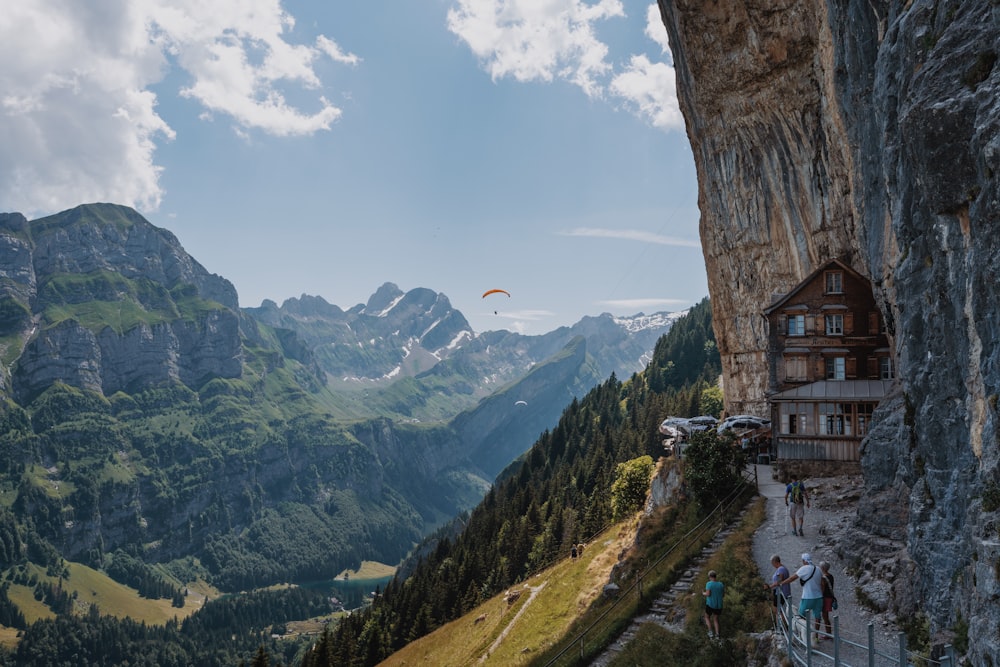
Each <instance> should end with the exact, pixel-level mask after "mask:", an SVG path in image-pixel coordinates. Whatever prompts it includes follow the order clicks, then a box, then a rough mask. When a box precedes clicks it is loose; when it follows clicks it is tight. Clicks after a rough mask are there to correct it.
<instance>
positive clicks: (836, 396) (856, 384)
mask: <svg viewBox="0 0 1000 667" xmlns="http://www.w3.org/2000/svg"><path fill="white" fill-rule="evenodd" d="M891 385H892V383H891V382H890V381H888V380H820V381H819V382H812V383H810V384H804V385H802V386H801V387H795V388H794V389H786V390H785V391H783V392H780V393H778V394H774V395H773V396H771V400H772V401H819V400H828V401H837V400H855V401H856V400H873V401H880V400H882V399H883V398H885V396H886V394H888V393H889V387H890V386H891Z"/></svg>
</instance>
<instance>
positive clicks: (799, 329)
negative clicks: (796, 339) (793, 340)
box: [788, 315, 806, 336]
mask: <svg viewBox="0 0 1000 667" xmlns="http://www.w3.org/2000/svg"><path fill="white" fill-rule="evenodd" d="M788 335H789V336H805V335H806V316H805V315H789V316H788Z"/></svg>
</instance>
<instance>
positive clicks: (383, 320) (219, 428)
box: [0, 204, 677, 590]
mask: <svg viewBox="0 0 1000 667" xmlns="http://www.w3.org/2000/svg"><path fill="white" fill-rule="evenodd" d="M676 318H677V315H676V314H666V313H662V314H655V315H651V316H645V315H641V316H636V317H634V318H628V319H620V318H614V317H612V316H610V315H607V314H604V315H600V316H597V317H588V318H584V319H583V320H581V321H580V322H578V323H577V324H576V325H574V326H572V327H563V328H560V329H557V330H555V331H553V332H550V333H548V334H545V335H543V336H522V335H519V334H515V333H511V332H507V331H490V332H485V333H478V334H477V333H476V332H474V331H472V329H471V328H470V327H469V324H468V322H467V321H466V319H465V317H464V316H463V315H462V314H461V313H460V312H459V311H457V310H455V309H454V308H452V307H451V304H450V303H449V301H448V299H447V297H446V296H445V295H443V294H440V293H435V292H433V291H432V290H429V289H423V288H419V289H414V290H411V291H409V292H405V293H404V292H402V291H401V290H400V289H399V288H398V287H396V286H395V285H393V284H391V283H386V284H385V285H382V286H381V287H380V288H378V289H377V290H376V291H375V293H374V294H373V295H372V296H371V297H370V298H369V300H368V302H367V303H366V304H358V305H356V306H354V307H351V308H349V309H347V310H343V309H341V308H339V307H338V306H335V305H332V304H329V303H328V302H326V301H325V300H324V299H322V298H321V297H319V296H306V295H303V296H302V297H300V298H297V299H289V300H287V301H285V302H284V303H283V304H282V305H281V306H278V305H277V304H276V303H274V302H270V301H265V302H264V303H263V304H262V305H261V306H260V307H259V308H241V307H240V306H239V302H238V297H237V293H236V290H235V288H234V287H233V285H232V284H231V283H230V282H229V281H227V280H226V279H225V278H222V277H220V276H217V275H214V274H211V273H210V272H209V271H207V270H206V269H205V268H204V267H202V266H201V265H200V264H199V263H198V262H197V261H196V260H194V259H193V258H192V257H190V255H188V253H186V252H185V251H184V249H183V248H182V246H181V244H180V242H179V241H178V240H177V238H176V237H175V236H174V235H173V234H171V233H170V232H168V231H166V230H163V229H160V228H157V227H155V226H153V225H152V224H150V223H149V222H148V221H146V220H145V219H144V218H142V216H141V215H139V214H138V213H137V212H136V211H134V210H132V209H130V208H127V207H122V206H117V205H113V204H89V205H83V206H79V207H76V208H74V209H71V210H69V211H64V212H62V213H59V214H56V215H53V216H49V217H46V218H41V219H38V220H33V221H29V220H27V219H26V218H25V217H24V216H23V215H20V214H16V213H8V214H0V396H2V398H3V406H2V414H0V421H2V427H3V428H2V432H0V490H2V491H3V494H4V495H3V497H4V498H5V499H6V501H5V503H4V504H5V505H6V506H8V507H10V509H11V511H12V513H13V517H14V526H15V527H14V528H13V529H12V530H14V531H15V532H16V533H17V535H18V539H20V540H21V541H22V542H23V543H25V544H41V545H45V547H46V548H44V549H42V550H41V552H42V553H43V554H47V556H46V558H48V559H49V560H54V559H55V560H57V559H58V558H65V559H69V560H74V561H80V562H83V563H86V564H88V565H91V566H92V567H95V568H98V569H100V568H102V567H105V566H106V565H107V562H108V559H109V557H110V555H111V554H114V553H116V552H118V551H120V550H124V551H126V552H127V553H129V554H131V556H132V557H135V558H138V559H139V560H140V561H142V562H144V563H146V564H154V563H155V564H159V565H160V566H161V567H162V568H163V571H164V572H167V573H168V575H167V576H168V577H171V576H172V577H173V578H174V579H175V580H176V581H179V582H185V581H189V580H192V579H193V578H202V579H204V580H206V581H209V582H211V583H212V584H213V585H215V586H216V587H217V588H218V589H220V590H237V589H245V588H253V587H256V586H262V585H267V584H271V583H276V582H280V581H302V580H309V579H323V578H329V577H331V576H332V574H334V573H336V572H339V571H340V570H341V569H343V568H344V567H347V566H350V565H354V564H357V563H358V562H359V561H360V560H362V559H372V560H381V561H383V562H389V563H395V562H398V561H399V560H400V558H402V556H404V555H405V554H406V553H407V551H409V549H410V548H411V547H412V546H413V544H414V543H416V542H417V541H418V540H419V539H420V538H421V537H422V536H423V535H425V534H426V533H427V532H428V531H429V530H431V529H432V528H434V527H435V526H437V525H440V524H441V523H443V522H444V521H447V520H448V519H450V518H452V517H454V516H455V515H456V514H458V513H459V512H461V511H462V510H464V509H468V508H470V507H472V506H473V505H475V504H476V503H477V502H478V501H479V499H480V498H481V497H482V495H483V494H484V493H485V491H486V490H487V489H488V488H489V486H490V485H491V483H492V481H493V479H494V477H495V476H496V475H497V474H498V473H499V472H500V471H501V470H502V469H503V468H504V467H505V466H507V465H508V464H509V463H510V462H511V461H513V460H514V459H515V458H516V457H518V456H519V455H520V454H521V453H523V452H524V451H525V450H527V449H528V447H529V446H530V445H531V444H532V443H533V442H534V441H535V440H536V439H537V437H538V436H539V434H541V433H542V432H543V431H545V430H546V429H548V428H551V427H552V425H553V424H555V422H556V420H557V419H558V417H559V415H560V414H561V412H562V411H563V410H564V409H565V407H566V406H567V405H568V404H569V403H570V402H571V401H572V400H573V398H574V397H576V396H580V395H582V394H584V393H585V392H586V391H588V390H589V389H590V388H591V387H593V386H595V385H597V384H598V383H600V382H602V381H604V380H606V379H607V378H608V377H609V376H611V375H618V376H628V375H631V374H632V373H635V372H637V371H639V370H641V369H642V368H643V367H644V365H645V360H646V359H647V358H648V355H649V354H650V353H651V352H652V349H653V346H654V345H655V342H656V340H657V339H658V338H659V337H660V336H662V334H663V333H664V332H666V331H667V330H669V328H670V326H671V325H672V323H673V321H674V320H675V319H676ZM10 558H11V562H14V560H16V559H14V557H13V556H11V557H10ZM9 564H11V563H0V567H6V566H8V565H9Z"/></svg>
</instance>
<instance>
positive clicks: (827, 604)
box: [819, 560, 837, 639]
mask: <svg viewBox="0 0 1000 667" xmlns="http://www.w3.org/2000/svg"><path fill="white" fill-rule="evenodd" d="M819 571H820V575H821V576H822V577H823V578H822V579H820V586H822V588H823V628H824V629H825V630H826V634H827V636H831V637H832V635H833V624H832V623H830V612H831V611H833V603H834V601H836V599H837V598H836V596H835V595H834V594H833V575H832V574H830V564H829V563H828V562H826V561H825V560H824V561H820V564H819ZM820 639H826V637H824V636H822V635H821V636H820Z"/></svg>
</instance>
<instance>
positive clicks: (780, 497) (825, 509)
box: [753, 465, 899, 665]
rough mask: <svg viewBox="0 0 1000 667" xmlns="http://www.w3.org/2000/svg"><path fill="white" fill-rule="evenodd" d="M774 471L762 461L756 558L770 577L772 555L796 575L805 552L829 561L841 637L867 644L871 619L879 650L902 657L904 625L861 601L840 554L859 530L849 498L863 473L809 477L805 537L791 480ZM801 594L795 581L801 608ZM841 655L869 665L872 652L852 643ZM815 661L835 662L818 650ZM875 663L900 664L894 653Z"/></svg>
mask: <svg viewBox="0 0 1000 667" xmlns="http://www.w3.org/2000/svg"><path fill="white" fill-rule="evenodd" d="M772 474H773V469H772V467H771V466H770V465H757V479H758V484H759V488H760V494H761V496H763V497H765V498H766V499H767V519H766V520H765V522H764V524H763V525H761V527H760V528H759V529H758V530H757V532H756V533H755V534H754V540H753V553H754V560H756V562H757V567H758V568H759V569H760V572H761V577H762V579H763V580H764V581H767V582H769V581H770V580H771V574H772V573H773V572H774V568H773V567H772V566H771V563H770V559H771V554H775V553H776V554H778V555H779V556H781V562H782V563H783V564H784V565H785V567H787V568H788V570H789V571H790V572H791V573H793V574H794V573H795V571H796V570H797V569H798V568H799V567H800V566H801V565H802V559H801V556H802V554H803V553H805V552H808V553H810V554H812V558H813V563H815V564H817V565H818V564H819V563H820V561H824V560H825V561H828V562H829V563H830V573H831V574H832V575H833V577H834V590H835V592H836V594H837V602H838V606H839V609H838V610H837V611H835V612H833V613H832V614H831V615H830V616H831V620H832V618H833V616H839V619H840V632H841V636H842V637H843V638H844V639H846V640H848V641H850V642H855V643H857V644H864V645H867V643H868V641H867V638H868V624H869V623H873V624H874V631H875V644H876V647H877V650H879V651H880V652H882V653H886V654H888V655H894V656H898V654H899V639H898V633H899V631H898V629H897V628H896V627H894V625H893V624H892V621H891V620H890V619H888V618H886V617H884V616H883V615H879V614H875V613H873V612H871V611H870V610H869V609H867V608H866V607H863V606H861V605H859V604H858V601H857V597H856V595H855V589H856V587H857V582H856V580H855V579H854V577H852V576H850V575H849V574H848V573H847V572H846V571H845V570H844V568H845V566H846V565H847V563H845V562H843V561H842V560H840V559H839V558H838V557H837V554H836V551H835V548H834V547H835V545H837V544H838V543H840V542H841V540H842V538H843V537H844V536H845V535H846V534H848V533H849V532H850V531H852V530H853V528H852V524H853V521H854V517H855V514H856V510H855V507H854V505H853V502H852V501H850V500H845V499H850V498H854V497H857V493H858V488H859V485H860V484H861V479H860V477H827V478H818V479H807V480H805V482H806V488H807V489H808V492H809V497H810V500H811V504H812V507H811V508H808V509H806V514H805V524H804V528H803V531H804V532H805V536H804V537H799V536H797V535H792V533H791V526H790V524H789V521H788V514H787V509H786V507H785V500H784V498H785V484H783V483H781V482H778V481H777V480H775V479H773V478H772ZM801 596H802V587H801V586H800V585H799V583H798V582H793V583H792V597H793V599H794V600H795V602H794V605H795V608H796V609H797V608H798V603H799V600H801ZM817 648H818V650H819V651H822V652H826V653H832V652H833V649H832V642H829V641H824V642H821V644H820V646H819V647H817ZM840 657H841V659H842V660H843V661H844V663H843V664H845V665H846V664H850V665H867V664H868V662H867V653H866V652H863V651H861V650H860V649H858V648H854V647H851V646H848V645H842V648H841V652H840ZM813 664H814V665H825V664H832V661H831V660H828V659H825V658H824V657H823V656H821V655H817V654H814V656H813ZM875 664H876V665H883V664H896V663H895V662H890V660H889V659H888V658H885V657H878V658H876V661H875Z"/></svg>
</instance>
